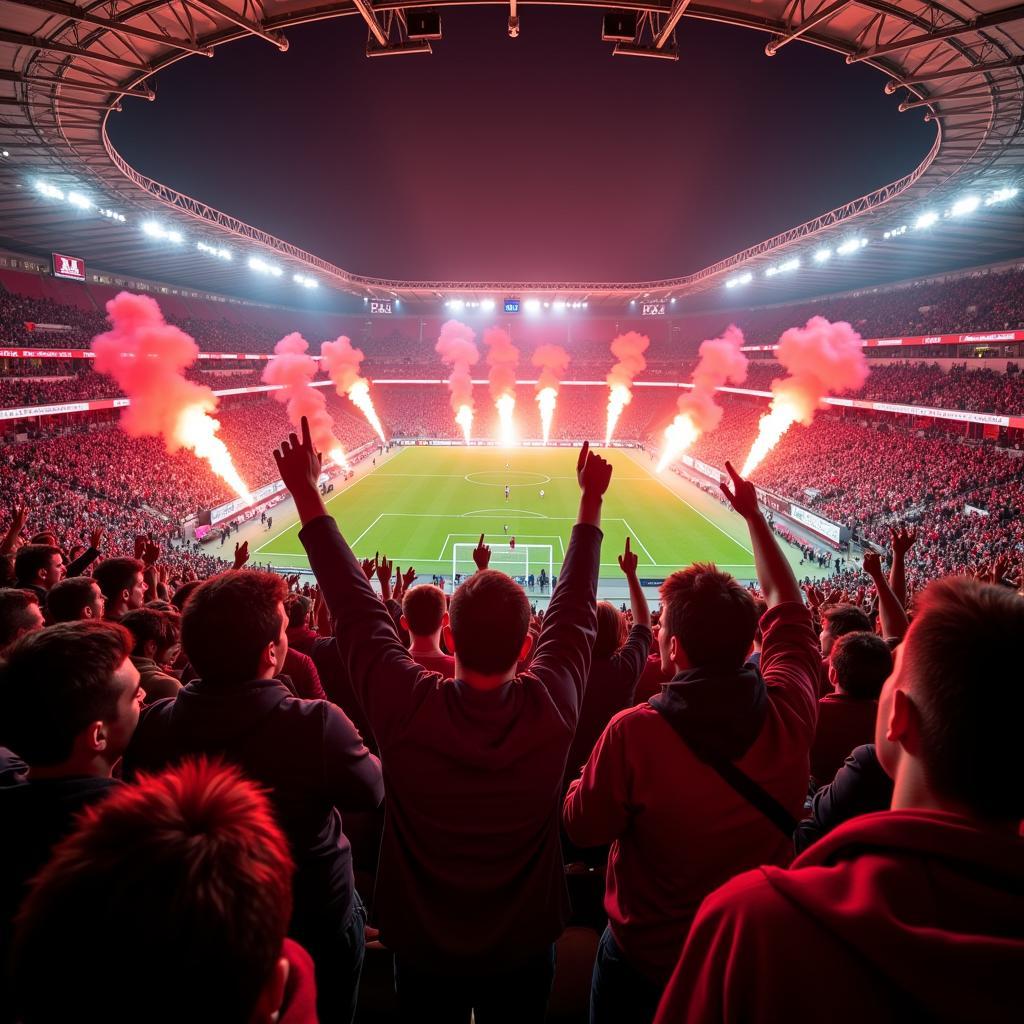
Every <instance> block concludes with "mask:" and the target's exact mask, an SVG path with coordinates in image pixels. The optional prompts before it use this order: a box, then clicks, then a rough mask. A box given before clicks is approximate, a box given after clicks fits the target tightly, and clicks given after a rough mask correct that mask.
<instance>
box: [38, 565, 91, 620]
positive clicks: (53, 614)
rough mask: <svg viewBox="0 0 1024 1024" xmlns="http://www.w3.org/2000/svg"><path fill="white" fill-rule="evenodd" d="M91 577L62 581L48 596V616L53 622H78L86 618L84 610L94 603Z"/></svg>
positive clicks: (72, 577) (75, 577) (76, 577)
mask: <svg viewBox="0 0 1024 1024" xmlns="http://www.w3.org/2000/svg"><path fill="white" fill-rule="evenodd" d="M96 585H98V584H96V583H95V582H94V581H93V580H92V579H91V578H90V577H89V576H69V577H68V578H67V579H66V580H61V581H60V583H58V584H57V585H56V586H55V587H53V588H52V589H51V590H50V592H49V593H48V594H47V595H46V614H47V615H48V616H49V619H50V621H51V622H77V621H78V620H79V619H81V618H84V614H83V612H84V610H85V608H86V606H87V605H89V604H91V603H92V601H93V586H96Z"/></svg>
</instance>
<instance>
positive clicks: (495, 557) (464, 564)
mask: <svg viewBox="0 0 1024 1024" xmlns="http://www.w3.org/2000/svg"><path fill="white" fill-rule="evenodd" d="M475 548H476V544H469V543H457V544H454V545H453V546H452V579H453V580H454V579H455V577H456V576H458V577H459V578H460V579H465V578H466V577H467V576H471V575H472V574H473V573H475V572H476V563H475V562H474V561H473V551H474V549H475ZM490 548H491V568H492V569H497V570H498V571H499V572H503V573H506V574H507V575H509V576H511V577H512V578H513V579H514V580H518V581H520V582H522V583H523V584H524V585H525V584H526V582H527V580H528V579H529V577H530V576H531V575H532V576H533V577H534V584H535V586H536V585H539V584H538V578H539V577H540V573H541V570H542V569H543V570H544V573H545V575H546V576H547V578H548V580H550V579H551V575H552V573H553V571H554V567H555V549H554V546H553V545H551V544H519V543H517V544H516V546H515V547H512V545H511V544H509V543H508V542H502V543H497V544H491V545H490ZM549 586H550V584H549Z"/></svg>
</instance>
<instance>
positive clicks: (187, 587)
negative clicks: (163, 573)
mask: <svg viewBox="0 0 1024 1024" xmlns="http://www.w3.org/2000/svg"><path fill="white" fill-rule="evenodd" d="M202 584H203V581H202V580H189V581H188V582H187V583H182V585H181V586H180V587H178V589H177V590H176V591H175V592H174V596H173V597H172V598H171V604H173V605H174V607H175V608H177V609H178V611H179V612H181V611H184V610H185V602H186V601H187V600H188V599H189V598H190V597H191V596H192V595H193V594H194V593H195V592H196V591H197V590H198V589H199V588H200V587H201V586H202Z"/></svg>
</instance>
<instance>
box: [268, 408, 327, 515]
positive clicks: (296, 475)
mask: <svg viewBox="0 0 1024 1024" xmlns="http://www.w3.org/2000/svg"><path fill="white" fill-rule="evenodd" d="M301 431H302V439H301V440H300V439H299V438H298V437H297V436H296V435H295V434H294V433H292V434H289V435H288V440H287V441H283V442H282V443H281V447H280V448H278V449H275V450H274V461H275V462H276V463H277V471H278V472H279V473H280V474H281V479H282V481H284V485H285V487H287V488H288V490H289V491H291V493H292V496H293V497H294V495H295V492H296V491H304V490H310V489H312V490H313V491H316V490H317V486H316V485H317V481H318V480H319V479H320V464H321V462H322V456H321V455H320V453H319V452H318V451H317V450H316V449H315V448H314V447H313V440H312V438H311V437H310V436H309V420H307V419H306V417H305V416H303V417H302V421H301ZM317 493H319V492H318V491H317Z"/></svg>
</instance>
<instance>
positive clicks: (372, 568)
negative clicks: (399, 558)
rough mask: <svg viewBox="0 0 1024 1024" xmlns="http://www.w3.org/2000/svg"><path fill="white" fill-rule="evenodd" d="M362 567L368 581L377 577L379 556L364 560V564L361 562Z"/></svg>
mask: <svg viewBox="0 0 1024 1024" xmlns="http://www.w3.org/2000/svg"><path fill="white" fill-rule="evenodd" d="M360 565H361V566H362V570H363V575H364V576H365V577H366V578H367V579H368V580H372V579H373V577H374V576H376V575H377V556H376V555H374V556H373V558H364V559H363V560H362V562H360Z"/></svg>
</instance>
